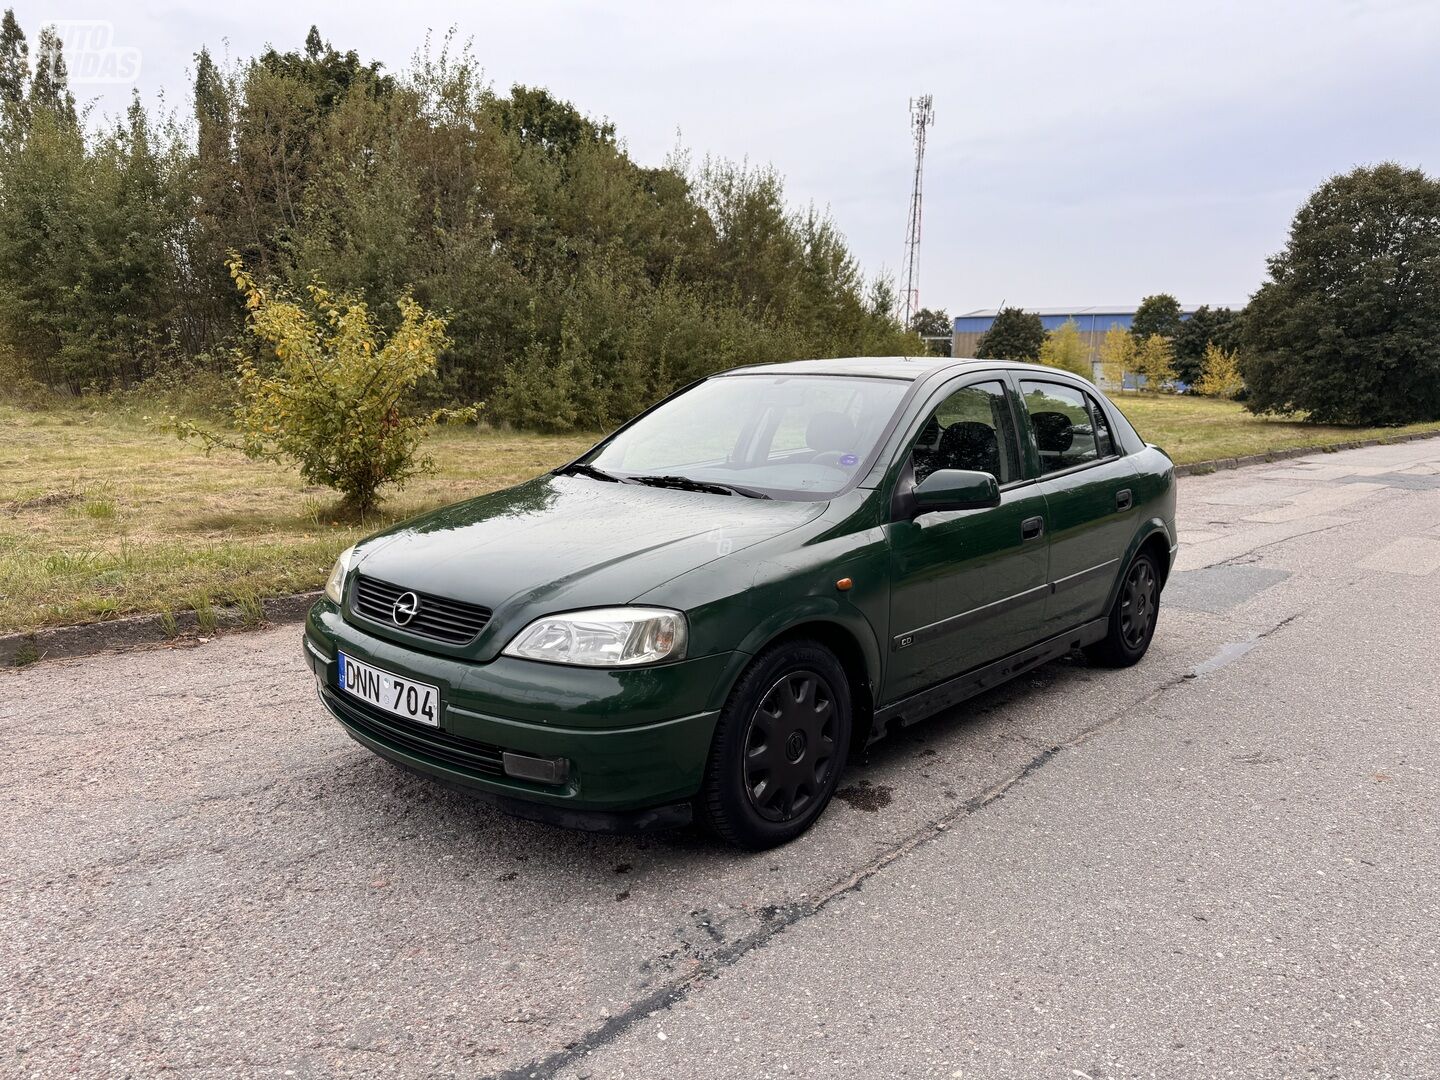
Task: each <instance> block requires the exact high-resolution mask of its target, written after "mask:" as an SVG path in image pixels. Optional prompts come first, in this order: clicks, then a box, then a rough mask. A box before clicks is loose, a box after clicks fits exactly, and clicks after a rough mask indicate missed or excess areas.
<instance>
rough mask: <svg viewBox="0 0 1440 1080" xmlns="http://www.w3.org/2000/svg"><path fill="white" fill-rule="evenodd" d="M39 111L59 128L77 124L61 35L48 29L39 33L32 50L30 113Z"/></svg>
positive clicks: (51, 28) (50, 28) (73, 96)
mask: <svg viewBox="0 0 1440 1080" xmlns="http://www.w3.org/2000/svg"><path fill="white" fill-rule="evenodd" d="M16 29H17V30H18V29H19V28H18V27H17V28H16ZM42 109H43V110H44V111H45V112H48V113H50V114H51V115H52V116H54V117H55V119H56V122H57V124H59V125H61V126H70V127H73V126H74V125H75V123H76V115H75V95H74V94H72V93H71V92H70V76H69V73H68V72H67V71H66V69H65V56H64V49H63V47H62V44H61V41H60V35H59V34H57V33H56V32H55V30H54V28H53V27H49V26H47V27H45V28H43V29H42V30H41V31H40V38H39V40H38V42H37V43H36V49H35V73H34V75H33V76H31V79H30V103H29V111H30V112H31V113H35V112H38V111H40V110H42Z"/></svg>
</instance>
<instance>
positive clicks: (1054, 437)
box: [1030, 412, 1075, 454]
mask: <svg viewBox="0 0 1440 1080" xmlns="http://www.w3.org/2000/svg"><path fill="white" fill-rule="evenodd" d="M1030 426H1031V427H1032V428H1034V429H1035V444H1036V445H1037V446H1038V447H1040V449H1041V450H1043V451H1046V452H1047V453H1052V454H1063V453H1064V452H1065V451H1066V450H1069V449H1070V444H1071V443H1072V442H1074V441H1075V425H1073V424H1072V423H1071V422H1070V418H1069V417H1068V416H1066V415H1065V414H1064V413H1058V412H1037V413H1031V414H1030Z"/></svg>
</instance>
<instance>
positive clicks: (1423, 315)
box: [1241, 162, 1440, 424]
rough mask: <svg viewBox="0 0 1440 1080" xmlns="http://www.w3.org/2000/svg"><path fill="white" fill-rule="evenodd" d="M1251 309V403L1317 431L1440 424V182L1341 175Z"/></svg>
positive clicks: (1377, 170) (1389, 166)
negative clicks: (1323, 426) (1316, 426)
mask: <svg viewBox="0 0 1440 1080" xmlns="http://www.w3.org/2000/svg"><path fill="white" fill-rule="evenodd" d="M1269 269H1270V280H1269V281H1267V282H1266V283H1265V284H1264V285H1262V286H1261V287H1260V290H1259V292H1257V293H1256V294H1255V297H1254V298H1253V299H1252V300H1251V302H1250V305H1249V307H1248V308H1247V309H1246V317H1245V341H1246V352H1245V353H1244V354H1243V359H1242V362H1241V363H1242V368H1243V371H1244V375H1245V385H1246V388H1247V391H1248V393H1247V396H1246V400H1245V405H1246V407H1247V408H1249V409H1251V410H1252V411H1254V412H1258V413H1282V414H1296V413H1298V414H1300V415H1301V416H1302V417H1303V418H1304V419H1307V420H1311V421H1314V422H1316V423H1330V424H1403V423H1408V422H1411V421H1417V420H1434V419H1440V347H1437V342H1440V181H1437V180H1435V179H1432V178H1431V177H1429V176H1426V175H1425V174H1424V173H1423V172H1421V171H1420V170H1419V169H1407V168H1403V167H1401V166H1400V165H1396V164H1394V163H1388V162H1387V163H1385V164H1382V165H1376V166H1374V167H1370V168H1359V169H1355V170H1354V171H1353V172H1350V173H1346V174H1344V175H1342V176H1334V177H1331V178H1330V179H1329V180H1328V181H1326V182H1325V183H1324V184H1322V185H1321V186H1320V188H1319V189H1318V190H1316V192H1315V193H1314V194H1313V195H1311V196H1310V198H1309V199H1308V200H1307V201H1306V202H1305V204H1304V205H1303V206H1302V207H1301V208H1300V209H1299V211H1298V212H1297V213H1296V215H1295V220H1294V221H1293V222H1292V224H1291V226H1290V238H1289V240H1288V242H1287V243H1286V245H1285V248H1284V249H1283V250H1282V251H1280V252H1279V253H1278V254H1276V255H1274V256H1272V257H1271V258H1270V260H1269Z"/></svg>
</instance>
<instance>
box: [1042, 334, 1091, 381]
mask: <svg viewBox="0 0 1440 1080" xmlns="http://www.w3.org/2000/svg"><path fill="white" fill-rule="evenodd" d="M1040 363H1042V364H1049V365H1050V366H1051V367H1057V368H1062V369H1064V370H1065V371H1072V372H1074V373H1075V374H1076V375H1083V376H1084V377H1085V378H1087V379H1088V378H1090V377H1091V376H1092V375H1093V374H1094V372H1093V370H1092V369H1091V364H1090V345H1089V343H1088V342H1086V340H1085V338H1084V337H1083V336H1081V334H1080V327H1078V326H1077V325H1075V320H1074V319H1066V320H1065V321H1064V322H1063V323H1061V324H1060V325H1059V326H1058V327H1056V328H1055V329H1054V330H1051V331H1050V333H1049V334H1048V335H1047V336H1046V338H1045V344H1044V345H1041V346H1040Z"/></svg>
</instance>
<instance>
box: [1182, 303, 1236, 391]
mask: <svg viewBox="0 0 1440 1080" xmlns="http://www.w3.org/2000/svg"><path fill="white" fill-rule="evenodd" d="M1211 345H1218V346H1219V347H1220V348H1221V349H1223V350H1225V351H1229V352H1234V351H1236V350H1238V349H1239V347H1240V316H1239V314H1238V313H1237V312H1234V311H1232V310H1230V309H1229V308H1212V307H1210V306H1208V305H1206V306H1204V307H1199V308H1196V309H1195V311H1194V312H1193V313H1192V314H1191V316H1190V317H1189V318H1188V319H1186V320H1185V321H1184V322H1182V323H1181V324H1180V330H1179V332H1178V333H1177V334H1176V335H1175V373H1176V375H1177V376H1179V378H1180V381H1181V382H1184V383H1190V384H1193V383H1195V382H1196V381H1198V380H1199V379H1200V377H1201V374H1202V372H1203V368H1204V364H1205V353H1206V350H1207V349H1208V348H1209V347H1210V346H1211Z"/></svg>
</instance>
